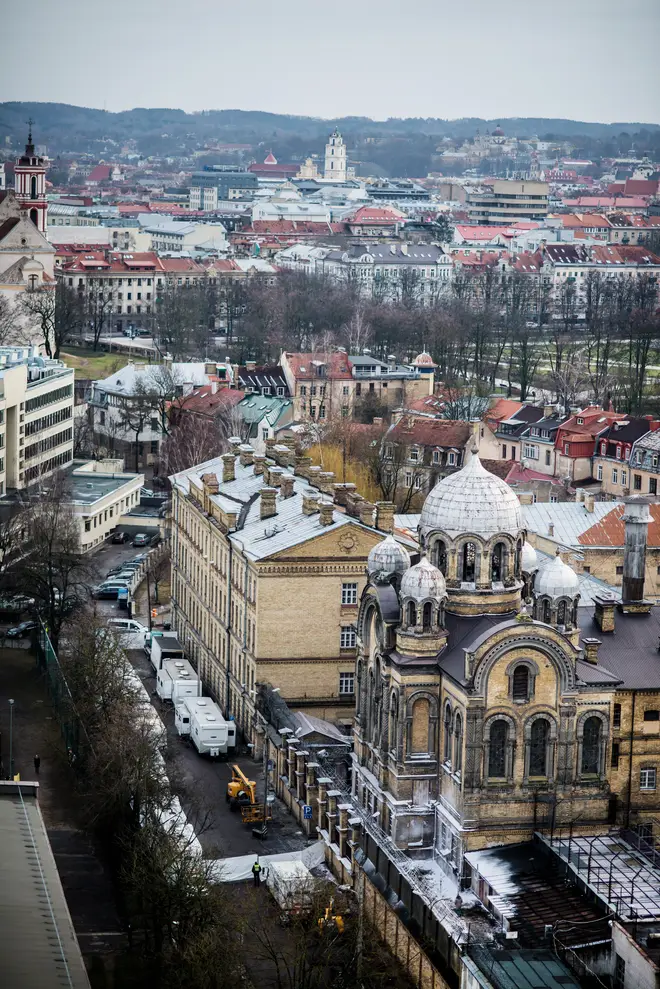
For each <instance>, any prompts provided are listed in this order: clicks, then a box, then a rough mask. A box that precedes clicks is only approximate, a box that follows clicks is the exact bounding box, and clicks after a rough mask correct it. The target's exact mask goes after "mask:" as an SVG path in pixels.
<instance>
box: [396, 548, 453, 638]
mask: <svg viewBox="0 0 660 989" xmlns="http://www.w3.org/2000/svg"><path fill="white" fill-rule="evenodd" d="M446 598H447V588H446V585H445V578H444V577H443V576H442V573H441V572H440V570H438V568H437V567H434V566H433V564H432V563H430V562H429V560H427V558H426V557H425V556H423V557H422V559H421V560H420V561H419V563H416V564H415V566H414V567H410V569H408V570H406V572H405V573H404V575H403V577H402V578H401V587H400V588H399V599H400V602H401V616H402V621H401V625H400V626H399V628H398V629H397V636H396V643H397V649H398V650H399V652H401V653H406V654H409V655H410V654H411V655H423V656H432V655H435V654H437V653H438V652H440V650H442V649H444V647H445V645H446V643H447V630H446V629H445V601H446Z"/></svg>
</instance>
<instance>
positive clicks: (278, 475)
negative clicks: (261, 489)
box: [268, 467, 284, 488]
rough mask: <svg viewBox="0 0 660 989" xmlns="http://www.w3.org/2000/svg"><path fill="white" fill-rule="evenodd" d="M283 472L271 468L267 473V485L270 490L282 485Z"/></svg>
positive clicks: (279, 469) (277, 468) (279, 468)
mask: <svg viewBox="0 0 660 989" xmlns="http://www.w3.org/2000/svg"><path fill="white" fill-rule="evenodd" d="M283 473H284V471H283V470H282V468H281V467H271V468H270V470H269V471H268V483H269V484H270V486H271V487H272V488H279V486H280V484H281V483H282V474H283Z"/></svg>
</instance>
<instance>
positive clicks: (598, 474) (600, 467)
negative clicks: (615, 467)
mask: <svg viewBox="0 0 660 989" xmlns="http://www.w3.org/2000/svg"><path fill="white" fill-rule="evenodd" d="M596 480H597V481H602V480H603V465H602V464H598V467H597V468H596Z"/></svg>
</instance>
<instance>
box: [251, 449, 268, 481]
mask: <svg viewBox="0 0 660 989" xmlns="http://www.w3.org/2000/svg"><path fill="white" fill-rule="evenodd" d="M252 459H253V461H254V473H255V474H256V475H257V476H259V475H261V474H263V472H264V464H265V463H266V458H265V457H264V455H263V454H261V453H255V455H254V457H253V458H252Z"/></svg>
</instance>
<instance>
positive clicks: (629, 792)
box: [626, 690, 637, 828]
mask: <svg viewBox="0 0 660 989" xmlns="http://www.w3.org/2000/svg"><path fill="white" fill-rule="evenodd" d="M636 699H637V694H636V692H635V691H634V690H633V695H632V715H631V718H630V736H629V738H630V752H629V753H628V802H627V806H626V827H627V828H629V827H630V804H631V801H632V760H633V736H634V733H635V701H636Z"/></svg>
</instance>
